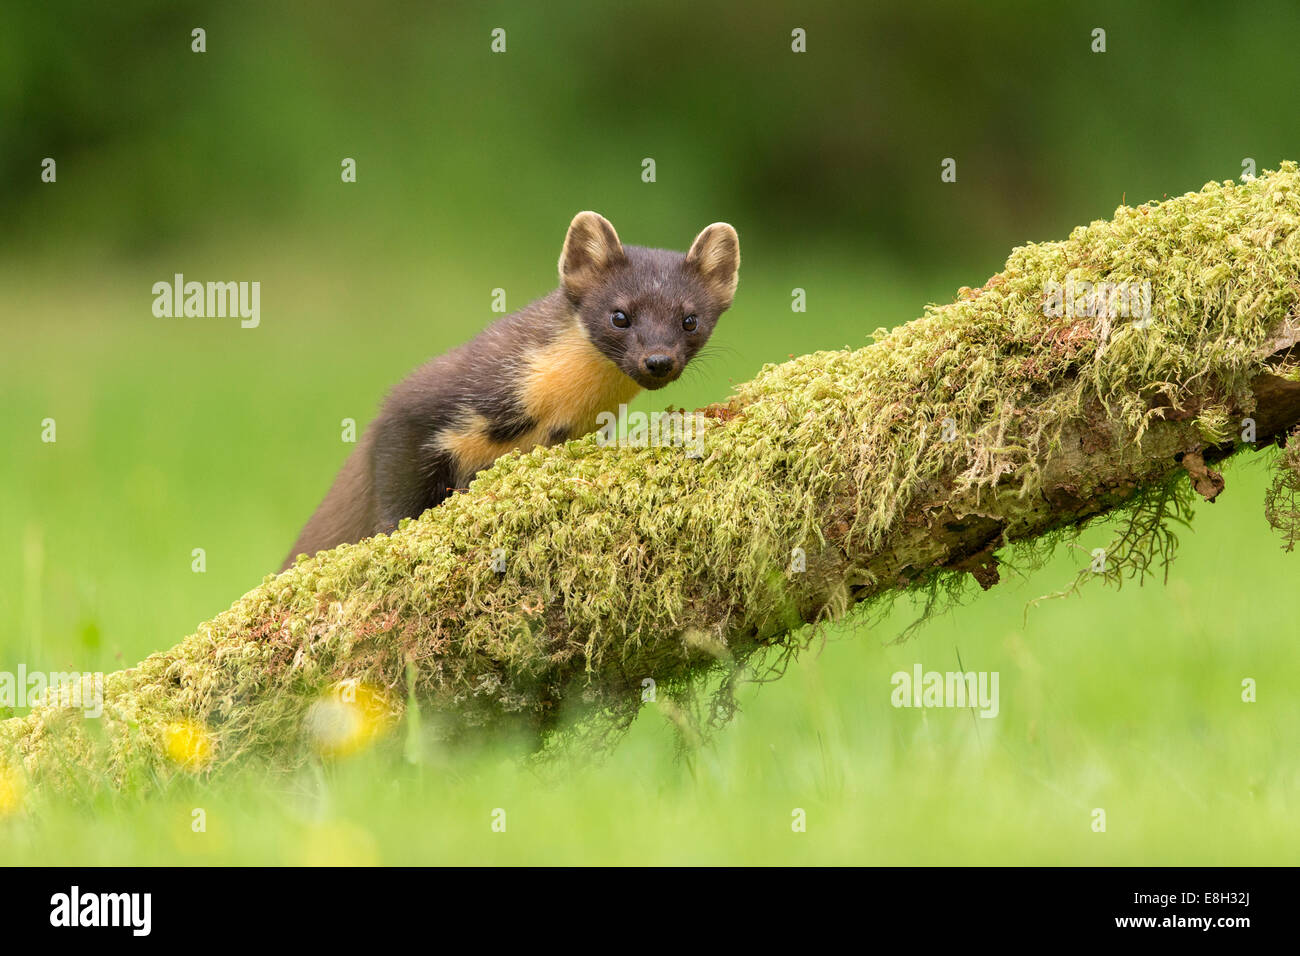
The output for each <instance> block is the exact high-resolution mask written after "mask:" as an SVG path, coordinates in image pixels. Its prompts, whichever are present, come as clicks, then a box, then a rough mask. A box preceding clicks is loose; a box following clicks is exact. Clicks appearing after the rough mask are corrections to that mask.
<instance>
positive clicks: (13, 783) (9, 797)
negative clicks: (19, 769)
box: [0, 766, 24, 817]
mask: <svg viewBox="0 0 1300 956" xmlns="http://www.w3.org/2000/svg"><path fill="white" fill-rule="evenodd" d="M23 790H24V788H23V778H22V777H21V776H19V775H18V774H17V773H15V772H14V771H12V770H10V769H9V768H8V767H5V766H0V817H7V816H9V815H10V814H11V813H17V812H18V811H19V810H20V809H22V805H23Z"/></svg>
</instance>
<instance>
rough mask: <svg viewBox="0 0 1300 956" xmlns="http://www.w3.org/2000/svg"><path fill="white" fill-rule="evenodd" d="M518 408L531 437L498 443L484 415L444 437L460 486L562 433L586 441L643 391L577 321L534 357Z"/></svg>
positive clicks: (441, 441)
mask: <svg viewBox="0 0 1300 956" xmlns="http://www.w3.org/2000/svg"><path fill="white" fill-rule="evenodd" d="M521 372H522V374H521V377H520V385H519V393H518V394H519V402H520V404H521V405H522V406H523V409H524V412H525V414H527V415H528V417H529V418H530V419H531V420H532V421H533V423H534V424H533V427H532V428H531V429H530V430H529V431H528V432H526V433H524V434H522V435H519V436H518V437H516V438H513V439H511V440H509V441H495V440H493V439H492V438H491V437H490V434H489V423H488V422H487V420H486V419H484V418H483V416H481V415H475V416H473V418H472V419H471V420H469V421H467V422H465V423H463V424H462V425H461V426H460V427H458V428H455V429H453V430H449V431H447V432H444V433H443V434H442V435H441V436H440V437H439V444H440V445H441V446H442V447H443V448H445V449H447V450H448V451H450V452H451V453H452V455H453V456H455V459H456V462H457V469H456V470H457V472H458V476H457V481H458V483H464V482H466V481H468V479H469V478H470V477H471V476H472V475H473V474H474V473H475V472H478V471H481V470H482V469H484V468H486V467H488V466H489V465H490V464H492V462H494V461H496V460H497V459H498V458H500V457H501V456H502V455H504V454H506V453H507V452H510V451H513V450H514V449H516V448H518V449H520V450H521V451H528V450H529V449H530V448H533V447H535V446H537V445H541V444H547V443H549V442H551V441H552V440H553V436H555V435H556V434H557V433H564V434H566V435H568V436H577V435H585V434H586V433H587V432H590V431H594V430H595V428H596V416H597V415H599V414H600V413H601V412H613V411H617V410H618V406H619V405H621V404H623V403H625V402H629V401H631V400H632V399H633V398H634V397H635V396H636V394H637V392H639V391H641V387H640V386H639V385H637V384H636V382H634V381H632V380H631V379H630V378H628V377H627V376H626V375H624V374H623V373H622V372H621V371H619V368H618V366H616V365H615V364H614V363H613V362H611V361H610V360H609V359H607V358H606V357H605V356H604V355H602V354H601V353H600V351H599V350H598V349H597V348H596V347H595V346H594V345H592V344H591V340H590V339H588V338H587V336H586V334H585V333H584V332H583V331H582V328H581V326H579V325H578V323H577V321H576V320H575V321H574V322H573V324H572V326H571V327H570V328H568V329H566V330H565V331H564V332H563V333H561V334H560V335H559V336H557V337H556V338H555V339H554V340H553V341H552V342H550V343H549V344H548V345H546V346H545V347H543V348H541V349H539V350H538V351H537V352H536V353H534V354H533V355H531V356H529V357H528V359H527V361H526V362H525V363H524V365H523V368H522V369H521Z"/></svg>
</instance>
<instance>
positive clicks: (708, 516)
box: [0, 163, 1300, 790]
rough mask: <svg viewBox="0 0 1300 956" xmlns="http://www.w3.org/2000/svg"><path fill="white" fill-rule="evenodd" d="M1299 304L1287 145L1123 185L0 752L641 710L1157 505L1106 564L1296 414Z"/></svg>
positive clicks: (180, 767)
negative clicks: (1232, 174)
mask: <svg viewBox="0 0 1300 956" xmlns="http://www.w3.org/2000/svg"><path fill="white" fill-rule="evenodd" d="M1083 282H1092V283H1110V284H1111V285H1109V286H1107V285H1102V286H1096V287H1094V289H1093V290H1092V291H1091V292H1090V293H1089V292H1088V291H1087V290H1086V287H1085V286H1083V285H1082V283H1083ZM1146 283H1149V286H1147V285H1145V284H1146ZM1116 288H1119V289H1120V290H1121V292H1124V291H1125V290H1129V291H1132V290H1135V289H1138V288H1142V289H1145V290H1147V291H1148V292H1149V304H1150V308H1149V311H1148V310H1146V309H1145V300H1144V295H1139V294H1133V295H1131V296H1127V300H1128V301H1127V304H1128V305H1129V306H1132V305H1133V304H1134V303H1139V304H1141V305H1142V306H1143V308H1140V309H1136V310H1135V309H1133V308H1127V309H1126V308H1124V306H1125V304H1126V303H1125V296H1124V295H1121V296H1120V297H1119V306H1120V307H1119V308H1116V296H1115V295H1114V290H1115V289H1116ZM1062 289H1063V290H1064V293H1065V294H1064V295H1061V294H1060V291H1061V290H1062ZM1144 294H1145V293H1144ZM1054 297H1055V301H1053V298H1054ZM1298 302H1300V174H1298V173H1297V168H1296V166H1295V164H1293V163H1286V164H1283V165H1282V167H1281V168H1280V169H1279V170H1278V171H1276V172H1272V173H1269V174H1266V175H1264V176H1261V177H1260V178H1258V179H1255V180H1253V181H1250V182H1247V183H1242V184H1233V183H1230V182H1227V183H1221V184H1219V183H1211V184H1209V185H1207V186H1205V187H1204V188H1203V189H1202V190H1201V191H1199V192H1194V193H1189V194H1187V195H1185V196H1182V197H1179V198H1176V199H1171V200H1168V201H1165V202H1161V203H1152V204H1148V205H1144V206H1139V207H1136V208H1133V207H1126V206H1124V207H1120V208H1119V209H1118V210H1117V211H1116V213H1115V215H1114V217H1113V219H1111V220H1109V221H1098V222H1094V223H1092V224H1091V225H1089V226H1086V227H1080V228H1078V229H1076V230H1074V232H1073V233H1072V234H1071V235H1070V237H1069V238H1068V239H1067V240H1065V241H1063V242H1048V243H1041V244H1033V245H1027V246H1024V247H1022V248H1018V249H1016V250H1015V251H1014V252H1013V253H1012V255H1011V257H1010V258H1009V259H1008V260H1007V263H1006V266H1005V268H1004V269H1003V270H1002V271H1001V272H999V273H998V274H997V275H995V276H993V277H992V278H991V279H990V280H989V281H988V282H987V283H986V284H984V285H983V286H982V287H980V288H976V289H971V288H963V289H962V290H961V291H960V293H959V295H958V296H957V298H956V301H954V302H952V303H950V304H947V305H941V306H931V307H929V308H927V309H926V310H925V314H924V315H923V316H922V317H921V318H918V319H916V320H915V321H913V322H910V323H908V324H905V325H902V326H900V327H898V328H896V329H894V330H893V331H891V332H888V333H884V332H881V331H878V332H876V333H875V335H874V341H873V342H872V344H870V345H867V346H866V347H863V348H858V349H853V350H844V351H834V352H818V353H816V354H811V355H804V356H801V357H799V358H795V359H793V360H791V361H789V362H785V363H782V364H779V365H769V366H767V367H765V368H764V369H762V371H761V372H760V373H759V374H758V376H757V377H755V378H754V379H753V380H752V381H750V382H748V383H746V384H744V385H742V386H740V387H739V388H738V390H737V391H736V393H735V395H734V396H733V397H731V398H730V399H729V400H728V401H726V402H724V403H720V404H717V405H713V406H710V407H709V408H707V409H704V410H702V411H703V416H704V422H705V424H704V427H703V432H702V436H701V440H702V454H701V455H700V456H699V457H690V456H688V455H686V454H684V453H683V449H682V448H681V447H650V448H632V447H625V446H619V445H610V444H608V443H602V442H600V441H598V440H597V438H596V437H595V436H588V437H586V438H584V439H580V440H577V441H572V442H569V443H567V444H565V445H562V446H558V447H554V448H547V449H537V450H534V451H532V452H529V453H527V454H523V455H520V454H517V453H516V454H511V455H508V456H506V457H505V458H503V459H501V460H500V461H498V462H497V463H496V465H494V466H493V467H492V468H491V469H489V470H488V471H486V472H484V473H483V474H481V475H480V476H479V477H478V478H477V480H475V481H474V482H473V484H472V486H471V487H470V489H469V490H468V492H467V493H465V494H461V495H458V496H456V497H454V498H453V499H451V500H449V501H448V502H447V503H445V504H444V505H442V506H441V507H439V508H436V509H433V510H431V511H429V512H427V513H426V514H424V515H423V516H422V517H421V518H419V519H418V520H416V521H412V522H409V523H408V524H405V525H404V526H403V527H402V528H400V529H399V530H398V531H396V532H395V533H393V534H391V535H387V536H378V537H375V538H372V539H369V540H366V541H363V542H361V543H359V544H356V545H347V546H343V547H340V548H337V549H335V550H333V551H330V552H328V553H325V554H321V555H318V556H316V557H314V558H311V559H306V560H300V562H299V563H298V564H297V565H296V566H295V567H293V568H291V569H289V570H288V571H286V572H284V573H283V574H280V575H278V576H274V577H268V578H267V579H266V580H265V581H264V582H263V583H262V584H261V585H260V586H259V587H257V588H255V589H253V590H252V591H250V592H249V593H248V594H246V595H244V596H243V597H242V598H240V599H239V600H238V601H237V602H236V603H235V604H234V606H232V607H231V608H230V609H229V610H227V611H225V612H224V613H222V614H220V615H218V616H217V617H215V618H213V619H212V620H211V621H208V622H207V623H205V624H202V625H200V626H199V628H198V630H197V631H196V633H194V634H193V635H191V636H190V637H188V638H186V639H185V640H184V641H182V642H181V643H179V644H177V645H176V646H175V647H173V648H171V649H169V650H166V651H162V652H159V653H157V654H154V655H152V656H150V657H149V658H147V659H146V660H144V661H143V662H142V663H140V664H139V665H138V666H136V667H133V668H130V669H128V670H123V671H120V672H117V673H114V674H111V675H109V676H108V678H107V687H106V696H105V701H104V714H103V717H102V718H101V719H99V720H98V721H90V720H86V719H83V718H82V717H81V715H80V713H79V712H78V711H76V710H73V709H71V708H69V707H66V706H58V705H57V704H48V705H44V706H40V707H37V708H36V709H35V710H34V711H33V712H32V713H30V714H29V715H26V716H23V717H19V718H14V719H11V720H8V721H5V722H4V723H3V724H0V759H2V760H5V761H7V767H8V771H7V772H8V773H9V774H10V775H11V777H12V776H14V775H17V776H19V777H21V779H22V780H23V781H25V784H26V786H27V787H29V788H32V787H34V788H36V789H44V790H64V789H69V788H77V789H80V788H86V787H89V788H91V789H94V788H96V787H99V786H101V785H109V786H114V787H119V788H121V787H128V788H129V787H131V786H132V785H133V783H134V784H142V785H143V786H145V787H146V788H147V787H149V786H153V785H156V784H159V783H164V782H166V781H167V780H169V779H171V778H173V777H175V776H176V775H178V774H186V773H190V772H196V771H197V772H202V773H213V772H217V771H219V770H223V769H226V768H229V767H231V766H232V765H234V764H236V763H240V764H243V765H253V766H259V767H263V768H266V769H268V770H275V769H279V770H283V769H292V768H295V767H298V766H300V765H302V764H303V763H304V762H306V761H309V760H311V759H315V758H314V755H315V754H316V753H318V752H319V751H322V750H323V751H325V752H332V751H336V750H338V749H345V748H346V746H347V745H348V741H349V740H355V739H357V735H358V733H360V735H361V736H362V737H366V736H367V734H368V733H369V731H367V730H366V728H379V727H382V726H384V725H386V724H389V723H390V722H392V721H394V720H396V719H398V718H400V717H401V715H402V714H403V712H404V711H405V710H406V709H407V707H408V701H417V702H418V703H419V712H420V715H421V725H422V727H423V731H422V733H423V734H424V735H425V736H426V737H429V738H432V739H436V740H442V741H467V740H468V741H477V740H484V739H489V738H492V737H496V736H499V735H503V734H513V735H518V734H522V735H523V737H524V739H525V740H526V741H527V742H528V744H529V746H532V747H537V746H541V745H542V744H543V743H544V742H545V741H546V740H547V739H549V738H550V737H551V736H552V735H553V733H554V732H555V731H556V730H557V729H562V728H565V727H569V726H573V724H572V721H574V720H580V721H581V723H580V726H587V727H594V728H596V729H598V730H599V729H608V728H614V727H619V726H622V725H624V724H626V722H627V721H628V720H630V718H631V717H632V716H633V715H635V713H636V712H637V710H638V709H639V707H640V706H641V704H642V692H643V686H644V682H645V681H646V679H650V680H653V681H654V682H655V683H656V686H657V690H658V696H659V697H660V700H661V702H662V700H663V699H664V698H665V696H666V697H668V698H671V697H672V695H673V693H674V691H675V690H681V689H683V688H686V687H688V686H690V685H692V684H694V683H696V682H698V681H699V680H700V678H701V675H708V674H711V673H712V674H714V675H715V676H716V675H717V674H718V672H722V675H723V677H722V680H721V683H723V684H724V685H725V684H726V683H727V682H728V681H727V678H728V676H730V677H732V678H734V677H735V675H737V674H738V673H743V668H744V666H745V665H746V664H749V665H751V666H752V665H754V664H756V663H757V661H758V660H767V661H768V662H769V663H770V662H771V660H772V658H771V655H773V654H776V655H779V654H781V653H783V652H785V651H788V650H789V649H790V648H794V647H797V646H799V643H800V641H802V640H804V639H805V638H806V635H807V633H808V631H807V629H806V628H805V627H804V625H806V624H809V623H812V624H816V623H818V622H821V621H825V620H828V619H833V618H836V617H838V616H841V615H844V614H845V613H847V612H849V611H850V610H851V609H853V608H854V607H855V606H856V605H858V604H860V603H861V602H866V601H875V600H879V599H886V598H888V597H889V596H890V595H891V594H894V593H900V592H903V591H906V590H915V589H918V588H931V589H934V588H942V587H944V586H951V585H953V584H954V583H955V582H958V581H959V580H962V579H964V580H969V579H970V577H973V578H974V580H975V581H978V582H979V584H980V585H981V586H983V587H989V586H991V585H992V584H993V583H995V582H996V580H997V576H998V570H997V569H998V561H999V556H1005V555H1006V554H1007V553H1009V552H1010V551H1012V550H1014V549H1015V548H1016V547H1023V548H1030V549H1032V548H1035V547H1038V548H1041V547H1043V546H1044V544H1043V543H1044V542H1047V543H1049V544H1050V543H1051V542H1052V541H1054V540H1056V539H1057V538H1059V537H1060V535H1061V534H1063V533H1064V534H1068V533H1070V532H1071V531H1072V530H1073V529H1077V528H1078V527H1079V526H1081V525H1082V523H1084V522H1086V521H1087V520H1089V519H1091V518H1094V517H1095V516H1098V515H1101V514H1103V513H1106V512H1110V511H1114V510H1116V509H1125V508H1127V509H1130V510H1131V511H1132V512H1133V513H1134V514H1137V513H1140V512H1142V511H1143V509H1148V510H1149V509H1150V508H1151V507H1152V506H1151V504H1150V503H1151V502H1152V501H1154V502H1156V503H1157V504H1156V506H1155V511H1154V512H1152V514H1153V515H1154V517H1153V520H1152V522H1151V523H1150V524H1149V525H1148V526H1138V527H1139V530H1138V531H1137V532H1134V535H1136V539H1135V538H1134V535H1130V536H1129V539H1128V540H1127V542H1126V543H1125V545H1124V548H1126V549H1127V550H1123V549H1122V550H1121V553H1117V554H1115V555H1114V556H1113V560H1112V564H1111V565H1110V567H1109V568H1108V570H1107V574H1116V573H1122V572H1123V570H1124V568H1125V566H1126V562H1127V563H1128V565H1129V566H1130V567H1131V566H1132V563H1133V562H1141V561H1142V560H1143V549H1144V548H1148V547H1150V545H1151V542H1152V541H1153V540H1155V538H1154V537H1153V536H1158V535H1159V533H1160V522H1161V520H1162V518H1163V516H1164V514H1165V511H1166V510H1167V508H1168V507H1170V506H1169V504H1168V503H1169V502H1170V501H1173V502H1175V505H1174V506H1173V507H1177V506H1178V505H1177V502H1178V501H1180V500H1183V496H1185V495H1187V494H1190V493H1191V491H1190V490H1189V489H1194V490H1195V491H1196V492H1199V493H1201V494H1202V495H1204V496H1207V497H1211V498H1212V497H1213V496H1214V495H1216V494H1218V492H1219V491H1220V489H1221V488H1222V480H1221V479H1220V477H1219V476H1218V474H1217V472H1215V471H1214V470H1213V468H1212V465H1213V464H1214V463H1215V462H1216V461H1218V460H1220V459H1222V458H1224V457H1225V456H1227V455H1229V454H1232V453H1234V452H1236V451H1239V450H1243V449H1254V448H1263V447H1265V446H1266V445H1269V444H1270V443H1279V441H1280V440H1282V439H1284V437H1285V436H1286V435H1287V434H1288V433H1289V432H1290V431H1291V430H1292V429H1293V428H1294V427H1295V426H1296V424H1297V421H1300V384H1298V382H1300V374H1298V373H1297V353H1296V351H1295V346H1296V344H1297V342H1300V320H1298V315H1300V312H1298V305H1297V304H1298ZM739 308H740V309H741V310H743V309H744V302H743V299H742V300H741V302H740V303H739ZM1125 313H1128V314H1125ZM1291 457H1292V458H1293V457H1294V456H1291ZM1287 460H1290V459H1287ZM1189 479H1190V480H1189ZM796 549H799V550H796ZM792 555H793V556H795V557H794V558H793V559H792ZM1147 557H1149V555H1147ZM801 560H802V564H801V563H800V561H801ZM502 568H504V570H502ZM801 568H802V570H801ZM756 655H757V656H756ZM340 688H344V691H343V692H342V693H341V694H340V690H339V689H340ZM348 688H355V689H357V690H358V693H357V694H355V695H353V694H351V693H350V692H348V691H347V690H346V689H348ZM331 694H333V695H334V697H336V698H340V699H341V703H340V704H339V706H341V707H343V708H344V711H343V712H342V717H341V718H340V716H339V714H336V713H333V712H332V711H330V710H329V707H330V706H332V705H331V704H326V705H324V706H325V709H324V710H322V706H323V705H322V700H326V701H329V700H331V699H332V698H331ZM348 707H351V708H352V709H353V711H355V713H353V715H352V718H349V717H348V713H347V708H348ZM358 715H359V716H358ZM353 718H355V719H353ZM340 719H341V720H342V724H340V723H339V720H340ZM348 720H352V722H351V723H348ZM340 726H343V727H344V730H343V731H339V729H338V728H339V727H340ZM357 728H361V731H358V730H357Z"/></svg>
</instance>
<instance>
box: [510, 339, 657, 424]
mask: <svg viewBox="0 0 1300 956" xmlns="http://www.w3.org/2000/svg"><path fill="white" fill-rule="evenodd" d="M639 391H641V386H639V385H637V383H636V382H634V381H632V380H631V379H630V378H628V377H627V376H626V375H624V374H623V373H622V372H621V371H620V370H619V368H618V366H617V365H615V364H614V363H613V362H611V361H610V360H609V359H607V358H606V357H605V356H604V355H602V354H601V353H600V350H599V349H597V348H596V346H594V345H592V344H591V340H590V339H588V338H587V335H586V333H585V332H584V331H583V330H582V327H581V326H580V325H579V324H578V322H577V320H575V321H574V322H573V324H572V325H571V326H570V328H569V329H568V330H566V331H565V332H564V333H562V334H561V335H559V336H558V337H557V338H556V339H555V340H554V341H553V342H551V343H550V344H549V345H547V346H546V347H545V348H543V349H541V350H539V351H538V352H537V353H536V354H535V355H533V356H531V357H530V358H529V360H528V364H527V366H526V368H525V372H524V376H523V382H522V387H521V388H520V391H519V398H520V402H521V403H522V404H523V406H524V411H525V412H526V413H527V414H528V417H529V418H531V419H532V420H533V421H535V422H537V424H538V426H539V427H540V428H541V429H543V430H544V431H545V432H546V433H548V434H549V433H550V432H551V431H552V430H554V429H560V428H568V429H570V431H571V433H572V434H574V435H583V434H586V433H587V432H589V431H592V430H593V429H594V428H595V427H596V416H597V415H599V414H600V413H601V412H612V411H616V410H617V409H618V406H619V405H620V404H622V403H624V402H629V401H631V400H632V399H633V398H634V397H635V396H636V393H637V392H639Z"/></svg>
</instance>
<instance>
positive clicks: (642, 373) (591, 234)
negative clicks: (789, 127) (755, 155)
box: [560, 212, 740, 388]
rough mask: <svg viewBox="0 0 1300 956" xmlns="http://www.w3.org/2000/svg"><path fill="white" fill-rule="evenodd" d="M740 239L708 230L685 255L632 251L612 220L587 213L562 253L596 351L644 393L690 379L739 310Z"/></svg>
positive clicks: (566, 279)
mask: <svg viewBox="0 0 1300 956" xmlns="http://www.w3.org/2000/svg"><path fill="white" fill-rule="evenodd" d="M739 269H740V240H739V239H737V238H736V230H735V229H733V228H731V226H729V225H727V224H726V223H725V222H715V223H714V224H713V225H711V226H705V227H704V231H703V232H701V233H700V234H699V235H698V236H696V237H695V241H694V242H693V243H691V248H690V251H688V252H687V253H686V254H685V255H683V254H682V253H680V252H670V251H668V250H666V249H644V248H642V247H640V246H624V245H623V244H622V243H621V242H619V239H618V233H616V232H615V231H614V227H613V226H612V225H610V222H609V220H608V219H606V218H605V217H604V216H600V215H597V214H596V213H594V212H580V213H578V214H577V215H576V216H574V217H573V222H572V223H570V224H569V234H568V235H567V236H565V238H564V251H563V252H561V253H560V283H561V286H562V287H563V289H564V292H565V294H566V295H567V296H568V297H569V301H570V302H572V303H573V306H574V308H575V309H576V310H577V313H578V316H579V318H580V320H581V322H582V324H583V328H584V329H585V330H586V332H587V337H588V338H590V339H591V341H592V343H593V344H594V345H595V346H596V348H598V349H600V351H601V352H602V353H603V354H604V355H606V356H607V357H608V358H609V359H610V361H612V362H613V363H614V364H615V365H617V366H618V367H619V368H620V369H622V370H623V373H624V374H625V375H627V376H628V377H629V378H631V379H632V380H633V381H635V382H636V383H637V384H638V385H640V386H641V387H642V388H662V387H663V386H665V385H667V384H668V383H669V382H671V381H673V380H674V379H676V378H677V376H679V375H681V374H682V369H684V368H685V367H686V363H687V362H689V361H690V360H691V359H692V358H694V357H695V354H696V353H697V352H698V351H699V350H700V347H701V346H703V345H704V343H705V342H707V341H708V340H709V336H710V335H711V334H712V333H713V326H714V325H715V324H716V323H717V321H718V316H720V315H721V314H722V313H723V312H725V311H726V310H727V308H728V307H730V305H731V300H732V297H733V296H734V295H735V294H736V282H737V272H738V270H739Z"/></svg>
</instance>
